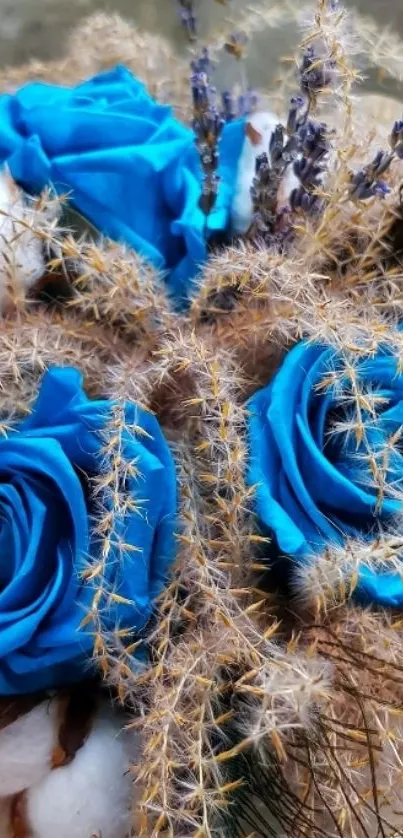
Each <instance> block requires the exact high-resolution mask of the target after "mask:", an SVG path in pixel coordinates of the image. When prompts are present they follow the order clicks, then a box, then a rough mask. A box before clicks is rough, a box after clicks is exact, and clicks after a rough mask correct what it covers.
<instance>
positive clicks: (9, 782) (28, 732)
mask: <svg viewBox="0 0 403 838" xmlns="http://www.w3.org/2000/svg"><path fill="white" fill-rule="evenodd" d="M56 714H57V702H56V701H54V700H53V701H50V700H49V701H46V702H44V703H43V704H38V705H37V706H36V707H35V708H34V709H33V710H31V711H30V712H29V713H26V714H25V715H24V716H20V718H19V719H17V720H16V721H15V722H12V724H10V725H8V726H7V727H5V728H4V729H3V730H1V731H0V797H6V796H7V795H9V794H16V793H18V792H19V791H22V790H23V789H26V788H28V787H29V786H32V785H33V784H34V783H38V782H39V781H40V780H42V778H43V777H45V776H46V774H47V773H48V771H49V770H50V760H51V754H52V750H53V747H54V744H55V736H56V733H55V731H56ZM0 836H1V833H0Z"/></svg>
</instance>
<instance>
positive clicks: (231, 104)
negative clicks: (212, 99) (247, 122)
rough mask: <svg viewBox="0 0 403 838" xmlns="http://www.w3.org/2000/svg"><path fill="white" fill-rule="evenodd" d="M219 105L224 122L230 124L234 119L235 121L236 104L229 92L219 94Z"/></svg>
mask: <svg viewBox="0 0 403 838" xmlns="http://www.w3.org/2000/svg"><path fill="white" fill-rule="evenodd" d="M221 104H222V110H221V116H222V118H223V119H224V120H225V122H232V121H233V120H234V119H236V116H237V110H236V104H235V100H234V97H233V95H232V93H231V91H230V90H224V91H223V93H222V94H221Z"/></svg>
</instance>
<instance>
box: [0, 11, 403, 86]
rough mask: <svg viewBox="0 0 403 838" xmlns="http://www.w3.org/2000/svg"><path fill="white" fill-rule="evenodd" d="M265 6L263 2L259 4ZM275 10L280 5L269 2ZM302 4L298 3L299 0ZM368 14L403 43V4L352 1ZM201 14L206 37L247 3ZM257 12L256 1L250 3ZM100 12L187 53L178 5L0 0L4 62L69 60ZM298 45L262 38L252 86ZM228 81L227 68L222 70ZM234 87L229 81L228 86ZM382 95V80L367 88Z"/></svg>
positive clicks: (252, 60) (280, 37)
mask: <svg viewBox="0 0 403 838" xmlns="http://www.w3.org/2000/svg"><path fill="white" fill-rule="evenodd" d="M257 2H258V3H259V2H261V0H257ZM266 2H267V4H268V5H274V3H275V2H276V0H266ZM297 2H298V0H297ZM346 2H347V4H348V5H355V6H356V8H358V9H359V10H360V11H361V12H363V13H364V14H370V15H372V16H374V17H375V18H376V19H377V20H379V23H380V25H382V26H385V25H386V24H388V25H390V27H391V29H392V31H394V32H396V33H397V32H400V33H401V35H402V37H403V2H402V0H355V3H354V4H353V2H352V0H346ZM196 4H197V5H198V7H199V10H200V21H201V34H202V35H207V33H208V31H209V30H211V29H213V28H216V27H219V26H220V21H222V19H223V16H224V15H225V14H227V15H228V14H229V15H230V16H231V18H232V19H233V20H234V21H236V17H237V13H239V12H240V11H245V8H246V6H247V5H249V4H246V3H245V0H231V3H230V4H227V6H225V7H224V6H223V5H220V4H218V3H215V2H214V0H196ZM250 5H252V6H253V0H252V2H251V3H250ZM95 11H104V12H105V11H115V12H119V13H120V14H121V15H123V16H124V17H126V18H129V19H133V20H135V21H136V22H137V23H138V24H139V25H140V26H141V27H143V28H144V29H146V30H149V31H153V32H159V33H161V34H164V35H165V36H166V37H167V38H169V39H170V40H172V41H173V42H174V43H175V46H176V48H177V50H178V52H179V51H180V52H182V51H183V52H184V51H185V50H186V48H187V42H186V38H185V37H184V34H183V33H182V31H181V27H180V25H179V20H178V16H177V14H176V3H175V0H0V61H1V64H2V65H3V66H4V65H6V64H20V63H22V62H24V61H26V60H27V59H29V58H33V57H34V58H42V59H47V58H57V57H58V56H60V55H61V54H63V50H64V47H65V43H66V36H67V34H68V32H69V30H70V29H71V28H72V27H73V26H74V25H75V24H76V23H77V22H78V21H79V20H80V19H82V18H83V17H87V16H88V15H90V14H91V13H92V12H95ZM296 42H297V32H296V28H295V25H294V24H293V23H290V24H289V25H288V26H284V27H281V28H280V29H278V30H270V31H269V32H267V33H265V32H259V33H258V35H257V37H256V38H255V42H254V44H253V49H252V50H250V49H249V55H248V82H249V84H251V85H253V86H259V87H262V86H266V85H267V84H268V83H270V81H271V80H272V79H273V78H274V77H275V74H276V73H278V68H279V59H280V58H281V57H283V56H284V55H287V54H290V52H292V51H293V50H294V47H295V45H296ZM222 73H223V75H224V78H223V82H224V83H226V79H225V67H224V68H223V69H222ZM228 81H229V80H228ZM367 86H369V87H370V88H372V89H379V86H380V82H379V79H377V78H373V79H370V81H369V84H367Z"/></svg>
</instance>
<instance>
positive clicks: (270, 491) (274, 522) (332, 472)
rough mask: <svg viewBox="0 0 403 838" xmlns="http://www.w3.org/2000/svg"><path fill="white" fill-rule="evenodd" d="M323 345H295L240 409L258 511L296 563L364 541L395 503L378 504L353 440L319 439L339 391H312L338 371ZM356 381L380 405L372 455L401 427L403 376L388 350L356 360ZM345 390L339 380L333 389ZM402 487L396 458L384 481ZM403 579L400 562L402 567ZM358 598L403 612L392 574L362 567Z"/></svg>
mask: <svg viewBox="0 0 403 838" xmlns="http://www.w3.org/2000/svg"><path fill="white" fill-rule="evenodd" d="M338 363H339V362H338V357H337V353H336V352H335V351H334V350H333V349H330V348H329V347H324V346H320V345H317V344H310V343H306V342H301V343H299V344H297V346H295V347H294V348H293V349H292V350H291V351H290V352H289V353H288V355H287V356H286V358H285V360H284V362H283V364H282V366H281V367H280V369H279V371H278V372H277V374H276V376H275V378H274V379H273V381H272V382H271V383H270V384H268V385H267V387H264V388H263V389H262V390H260V391H259V392H257V393H255V395H254V396H253V397H252V398H251V399H250V401H249V403H248V410H249V419H248V437H249V466H248V475H247V479H248V483H249V485H253V486H256V494H255V503H256V513H257V517H258V520H259V523H260V526H261V528H262V530H263V531H268V532H269V533H271V534H273V535H274V536H275V540H276V542H277V546H278V548H279V550H280V551H281V552H282V553H283V554H286V555H289V556H292V557H293V558H295V559H297V560H298V561H305V560H306V559H307V558H308V557H309V556H310V555H312V553H315V552H317V551H320V550H322V549H323V548H324V547H325V546H326V545H331V544H335V545H341V544H343V542H344V540H345V538H346V537H347V536H349V537H358V538H363V537H364V538H370V537H371V534H372V533H373V531H374V529H375V524H376V521H377V520H378V521H380V522H383V523H386V524H387V523H388V522H391V520H392V519H393V517H394V516H395V515H396V514H397V513H401V510H402V505H401V503H400V502H399V501H398V500H396V499H394V498H392V497H385V498H384V499H383V502H382V505H381V508H380V509H379V508H378V497H377V495H376V494H375V492H374V489H373V487H372V486H371V481H370V475H369V473H368V471H367V465H366V461H365V457H364V458H362V460H361V462H358V461H357V457H356V454H357V443H356V440H355V439H354V437H352V435H350V439H347V442H344V443H343V444H342V443H341V442H340V441H338V440H337V439H336V438H334V437H333V438H332V439H331V440H329V439H327V437H326V424H327V418H328V415H329V413H330V412H331V411H333V410H337V408H338V406H339V405H340V401H339V397H338V390H337V389H336V388H329V389H328V390H326V391H325V392H323V391H322V390H320V389H318V385H319V384H320V383H321V381H322V380H323V378H324V376H325V375H326V374H327V373H329V370H332V369H336V368H337V365H338ZM356 374H357V376H358V377H359V378H360V379H361V381H362V382H364V383H366V384H367V385H370V386H371V387H372V388H373V389H374V390H375V391H376V392H377V393H379V394H381V395H382V396H383V397H384V398H385V403H384V404H383V405H381V406H380V408H379V411H378V417H377V421H376V422H373V423H372V424H371V422H369V421H368V423H367V436H368V440H369V442H370V445H371V447H372V449H373V450H376V448H377V447H380V446H381V445H383V444H384V442H385V438H386V437H389V436H390V435H391V434H393V433H394V432H395V431H396V430H397V429H398V428H400V427H401V426H402V425H403V375H401V374H398V372H397V368H396V361H395V359H394V358H393V357H392V356H390V355H388V354H387V353H386V352H379V354H378V355H377V356H376V357H375V358H373V359H369V360H364V361H362V362H360V363H359V364H358V365H357V367H356ZM345 383H347V382H345ZM342 385H343V378H342V376H340V377H339V380H338V387H339V388H340V386H342ZM387 478H388V481H389V482H390V483H392V482H393V483H394V484H395V483H396V482H397V483H399V482H401V485H402V487H403V456H402V454H401V453H400V451H394V452H393V454H392V456H391V458H390V462H389V469H388V475H387ZM402 571H403V564H402ZM358 592H359V593H360V594H361V596H362V597H363V598H364V599H366V600H370V601H377V602H379V603H381V604H383V605H393V606H402V605H403V581H402V577H401V576H400V575H399V574H397V573H387V572H384V571H380V572H376V571H374V570H371V569H369V568H363V569H362V571H361V575H360V580H359V586H358Z"/></svg>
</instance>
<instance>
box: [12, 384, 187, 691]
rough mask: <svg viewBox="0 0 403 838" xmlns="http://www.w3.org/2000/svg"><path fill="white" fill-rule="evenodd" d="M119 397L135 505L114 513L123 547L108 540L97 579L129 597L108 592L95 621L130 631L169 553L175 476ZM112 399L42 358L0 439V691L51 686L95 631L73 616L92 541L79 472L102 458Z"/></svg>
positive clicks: (84, 597) (73, 670)
mask: <svg viewBox="0 0 403 838" xmlns="http://www.w3.org/2000/svg"><path fill="white" fill-rule="evenodd" d="M124 409H125V419H126V431H125V432H124V433H123V438H122V442H123V449H124V450H123V454H124V456H125V457H126V458H127V459H128V460H130V459H133V460H134V461H135V462H136V467H137V468H138V470H139V472H140V477H139V479H138V480H136V479H134V478H131V479H129V480H128V485H127V486H126V491H127V492H128V493H129V495H130V496H131V497H132V498H133V499H135V500H136V499H137V502H138V506H139V511H136V510H135V511H130V513H128V514H127V516H126V518H125V519H124V521H123V522H119V527H120V529H119V531H118V532H115V533H114V537H115V538H116V539H117V538H119V537H121V538H122V539H123V540H124V543H125V544H127V545H128V549H127V551H126V553H123V554H121V553H120V552H119V551H118V550H117V549H116V548H113V549H112V550H111V553H110V555H109V557H108V561H107V564H106V572H105V575H106V579H105V582H106V584H109V585H110V587H111V589H112V590H113V591H115V592H116V593H118V594H120V595H121V596H122V597H124V598H125V599H127V600H130V601H131V602H133V605H126V604H120V603H113V604H111V606H110V607H109V610H108V611H107V613H104V614H103V617H104V621H105V628H106V629H108V628H109V629H114V628H115V627H116V626H117V625H118V626H119V627H124V626H125V627H127V628H128V629H131V630H133V632H135V631H136V632H138V631H141V630H142V629H143V628H144V625H145V623H146V622H147V620H148V619H149V617H150V615H151V613H152V607H153V601H154V599H155V597H156V596H157V595H158V593H159V592H160V591H161V589H162V587H163V585H164V583H165V581H166V578H167V573H168V569H169V566H170V564H171V562H172V560H173V558H174V555H175V521H176V476H175V469H174V464H173V460H172V456H171V453H170V451H169V448H168V445H167V443H166V441H165V439H164V437H163V434H162V432H161V429H160V427H159V424H158V422H157V420H156V418H155V417H154V416H152V415H151V414H148V413H147V412H146V411H144V410H142V409H140V408H138V407H137V406H136V405H133V404H127V405H126V406H125V408H124ZM112 410H113V403H112V402H108V401H105V400H94V401H91V400H89V399H88V398H87V396H86V395H85V392H84V390H83V387H82V376H81V375H80V373H79V372H78V371H77V370H74V369H70V368H66V369H52V370H50V371H49V372H48V373H46V375H45V376H44V379H43V382H42V386H41V389H40V392H39V394H38V398H37V401H36V404H35V406H34V409H33V411H32V413H31V415H30V416H29V417H28V419H26V420H25V421H24V422H21V423H20V425H19V426H18V428H17V429H16V433H15V434H13V436H12V437H10V438H9V439H2V440H1V441H0V694H3V695H13V694H17V693H24V692H33V691H35V690H40V689H45V688H50V687H55V686H59V685H61V684H65V683H68V682H70V681H73V680H75V679H76V678H79V677H82V676H83V674H85V673H86V671H87V670H88V668H89V666H90V659H91V653H92V648H93V640H94V638H93V636H92V634H91V632H90V631H89V630H87V631H86V630H83V629H82V630H80V629H79V626H80V624H81V622H82V620H83V617H84V616H85V614H86V613H87V609H88V607H89V605H90V603H91V600H92V597H93V588H92V586H91V584H90V583H88V582H87V583H86V582H85V581H83V577H82V571H83V569H84V568H85V567H86V566H87V562H88V559H89V557H92V558H93V559H95V560H96V558H97V552H98V551H99V549H100V545H99V541H98V539H97V538H96V536H95V534H94V533H93V532H92V518H91V515H92V511H93V510H92V508H91V502H90V493H89V491H86V490H85V480H86V477H87V478H91V477H94V476H96V474H97V473H98V472H99V470H100V467H101V462H102V465H104V455H103V453H102V451H101V449H102V445H103V439H104V434H105V429H106V427H107V424H108V422H109V420H110V418H111V417H112ZM134 424H136V426H137V427H139V428H141V429H142V431H143V433H142V434H141V435H138V436H134V434H133V432H132V431H131V430H130V427H131V426H133V425H134ZM105 500H106V499H105ZM132 547H134V548H136V549H135V550H132V549H130V548H132Z"/></svg>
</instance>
